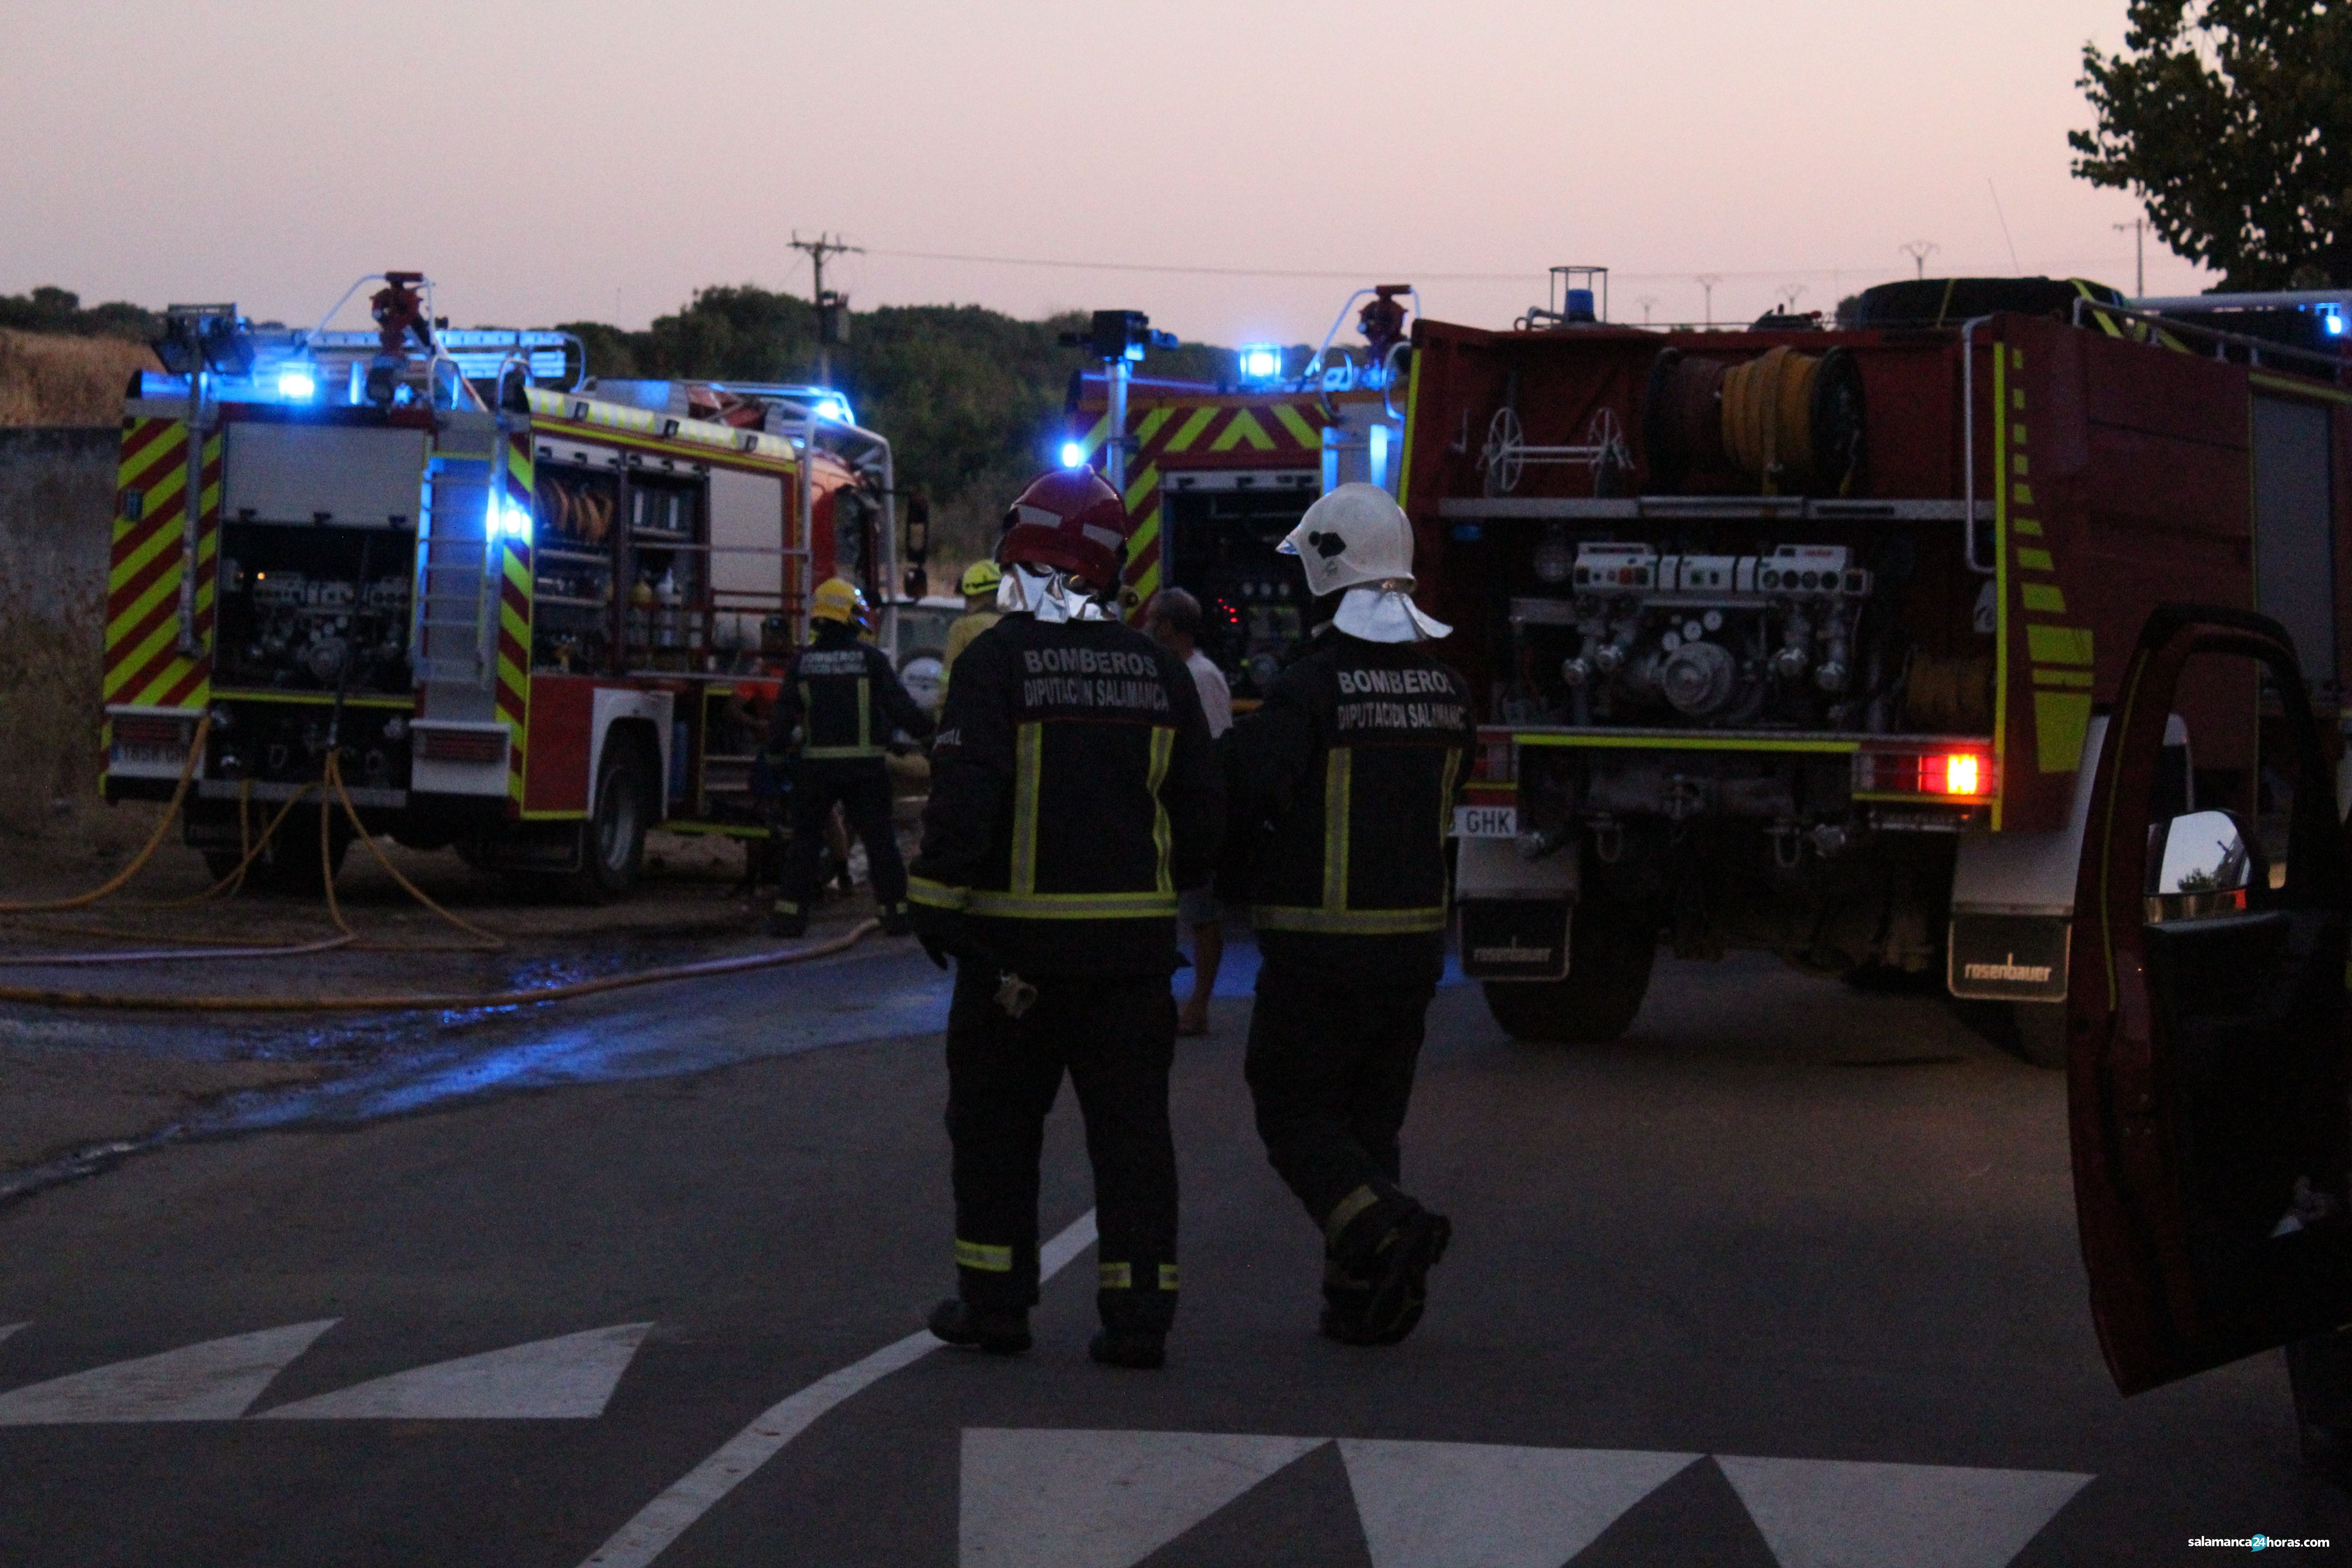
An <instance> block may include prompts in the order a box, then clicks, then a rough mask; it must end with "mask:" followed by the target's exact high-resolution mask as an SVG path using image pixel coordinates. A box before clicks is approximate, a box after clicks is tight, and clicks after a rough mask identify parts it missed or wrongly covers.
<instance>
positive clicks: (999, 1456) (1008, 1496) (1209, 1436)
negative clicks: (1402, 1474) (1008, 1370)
mask: <svg viewBox="0 0 2352 1568" xmlns="http://www.w3.org/2000/svg"><path fill="white" fill-rule="evenodd" d="M1323 1443H1324V1439H1322V1438H1320V1437H1265V1436H1253V1435H1249V1434H1245V1433H1224V1432H1087V1431H1068V1430H1061V1429H1054V1430H1030V1431H1004V1430H996V1429H992V1428H988V1427H979V1428H971V1429H968V1430H966V1431H965V1433H964V1435H963V1489H962V1497H963V1501H962V1518H961V1540H962V1555H961V1564H962V1568H1131V1565H1132V1564H1134V1563H1140V1562H1142V1561H1143V1559H1145V1558H1146V1557H1149V1556H1150V1555H1151V1554H1152V1553H1153V1552H1157V1551H1158V1550H1159V1549H1160V1547H1162V1546H1165V1545H1166V1544H1168V1542H1171V1541H1173V1540H1175V1539H1176V1538H1177V1537H1178V1536H1180V1535H1181V1534H1183V1533H1184V1532H1185V1531H1188V1530H1190V1529H1192V1527H1193V1526H1194V1525H1196V1524H1198V1523H1200V1522H1201V1521H1202V1520H1204V1519H1206V1518H1208V1517H1209V1516H1210V1515H1211V1514H1213V1513H1214V1512H1216V1511H1217V1510H1219V1509H1221V1508H1223V1507H1224V1506H1225V1505H1226V1504H1227V1503H1229V1502H1231V1501H1233V1500H1234V1499H1235V1498H1237V1497H1239V1496H1241V1495H1242V1493H1244V1492H1245V1491H1247V1490H1249V1489H1250V1488H1252V1487H1254V1486H1255V1485H1257V1484H1258V1482H1260V1481H1262V1480H1264V1479H1266V1478H1267V1477H1268V1476H1271V1475H1273V1474H1274V1473H1275V1472H1276V1470H1279V1469H1281V1468H1283V1467H1285V1466H1286V1465H1288V1464H1290V1463H1292V1462H1293V1461H1294V1460H1297V1459H1298V1458H1301V1457H1303V1456H1304V1455H1306V1454H1307V1453H1308V1452H1309V1451H1311V1450H1313V1449H1316V1448H1319V1447H1322V1446H1323Z"/></svg>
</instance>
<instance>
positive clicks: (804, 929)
mask: <svg viewBox="0 0 2352 1568" xmlns="http://www.w3.org/2000/svg"><path fill="white" fill-rule="evenodd" d="M768 934H769V935H770V936H782V937H796V936H806V935H808V913H807V911H806V910H803V909H802V908H801V907H800V906H799V905H798V904H790V903H786V902H785V901H784V900H782V899H778V900H776V907H775V908H774V909H773V910H770V911H769V913H768Z"/></svg>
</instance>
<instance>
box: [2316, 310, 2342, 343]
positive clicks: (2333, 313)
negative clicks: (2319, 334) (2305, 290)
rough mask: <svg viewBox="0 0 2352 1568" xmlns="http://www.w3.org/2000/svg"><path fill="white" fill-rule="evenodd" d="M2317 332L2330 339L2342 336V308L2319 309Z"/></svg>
mask: <svg viewBox="0 0 2352 1568" xmlns="http://www.w3.org/2000/svg"><path fill="white" fill-rule="evenodd" d="M2319 330H2320V331H2323V332H2325V333H2326V334H2327V335H2328V336H2329V337H2331V338H2340V337H2342V336H2343V335H2344V307H2342V306H2341V305H2322V306H2321V307H2320V308H2319Z"/></svg>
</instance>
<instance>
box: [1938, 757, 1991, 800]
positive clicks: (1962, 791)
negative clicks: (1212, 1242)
mask: <svg viewBox="0 0 2352 1568" xmlns="http://www.w3.org/2000/svg"><path fill="white" fill-rule="evenodd" d="M1983 768H1984V764H1983V762H1982V761H1981V760H1980V759H1979V757H1978V756H1977V754H1976V753H1975V752H1953V753H1952V754H1951V755H1949V756H1948V757H1946V758H1945V759H1944V793H1945V794H1946V795H1982V794H1983V793H1984V773H1983Z"/></svg>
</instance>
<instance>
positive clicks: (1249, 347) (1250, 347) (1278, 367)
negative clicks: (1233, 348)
mask: <svg viewBox="0 0 2352 1568" xmlns="http://www.w3.org/2000/svg"><path fill="white" fill-rule="evenodd" d="M1235 357H1236V358H1237V359H1238V360H1239V361H1240V363H1241V377H1242V379H1243V380H1244V381H1247V382H1255V383H1260V384H1263V383H1265V382H1273V381H1280V380H1281V379H1282V349H1281V347H1280V346H1279V345H1278V344H1275V343H1244V344H1243V345H1242V346H1241V350H1240V352H1239V353H1238V354H1237V355H1236V356H1235Z"/></svg>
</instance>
